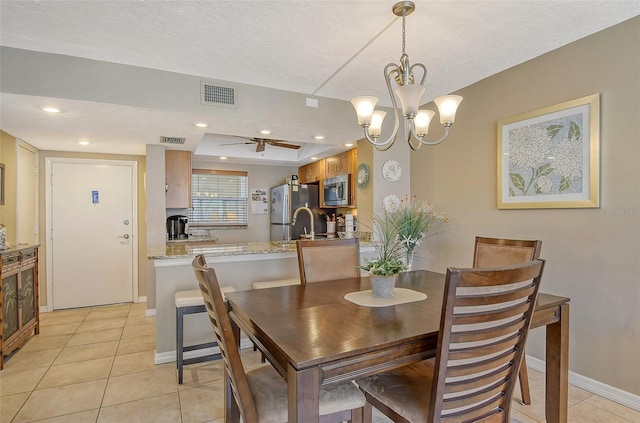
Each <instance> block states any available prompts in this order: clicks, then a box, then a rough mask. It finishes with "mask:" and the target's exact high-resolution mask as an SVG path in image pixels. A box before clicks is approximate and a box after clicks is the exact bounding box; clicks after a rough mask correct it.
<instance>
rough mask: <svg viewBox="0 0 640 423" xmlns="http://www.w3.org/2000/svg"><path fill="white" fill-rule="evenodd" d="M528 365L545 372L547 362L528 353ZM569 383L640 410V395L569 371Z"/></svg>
mask: <svg viewBox="0 0 640 423" xmlns="http://www.w3.org/2000/svg"><path fill="white" fill-rule="evenodd" d="M527 367H530V368H532V369H533V370H537V371H539V372H542V373H544V372H545V362H544V361H542V360H540V359H538V358H535V357H532V356H530V355H528V354H527ZM569 384H570V385H573V386H575V387H578V388H580V389H584V390H585V391H589V392H591V393H593V394H596V395H599V396H601V397H602V398H606V399H608V400H611V401H613V402H617V403H618V404H622V405H624V406H625V407H629V408H632V409H634V410H636V411H640V396H638V395H635V394H632V393H630V392H627V391H623V390H622V389H618V388H616V387H614V386H610V385H607V384H604V383H602V382H598V381H597V380H594V379H591V378H588V377H586V376H582V375H581V374H578V373H574V372H572V371H569Z"/></svg>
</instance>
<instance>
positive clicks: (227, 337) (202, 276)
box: [192, 254, 258, 423]
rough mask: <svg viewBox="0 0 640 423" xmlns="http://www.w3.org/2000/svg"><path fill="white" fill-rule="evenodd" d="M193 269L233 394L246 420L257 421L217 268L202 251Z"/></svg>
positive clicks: (255, 422) (193, 264) (247, 421)
mask: <svg viewBox="0 0 640 423" xmlns="http://www.w3.org/2000/svg"><path fill="white" fill-rule="evenodd" d="M192 266H193V271H194V273H195V275H196V279H197V280H198V284H199V286H200V291H202V297H203V298H204V304H205V307H206V308H207V313H208V314H209V320H210V321H211V325H212V326H213V331H214V333H215V335H216V338H217V341H218V347H219V348H220V353H221V355H222V358H223V360H224V366H225V369H226V371H227V374H228V375H229V379H230V380H231V389H232V393H233V398H234V399H235V401H236V403H237V404H238V408H239V409H240V415H241V416H242V420H243V421H244V422H246V423H257V422H258V413H257V411H256V407H255V403H254V401H253V395H252V393H251V388H250V386H249V382H248V380H247V375H246V374H245V372H244V367H243V366H242V360H241V359H240V353H239V351H238V344H237V340H236V338H235V336H234V334H233V329H232V327H231V320H230V319H229V314H228V313H227V306H226V305H225V302H224V298H223V297H222V293H221V292H220V285H219V284H218V278H217V277H216V272H215V270H214V269H211V268H209V267H207V264H206V261H205V258H204V255H202V254H201V255H198V256H197V257H196V258H195V259H194V260H193V262H192Z"/></svg>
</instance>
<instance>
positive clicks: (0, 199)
mask: <svg viewBox="0 0 640 423" xmlns="http://www.w3.org/2000/svg"><path fill="white" fill-rule="evenodd" d="M0 206H4V163H0Z"/></svg>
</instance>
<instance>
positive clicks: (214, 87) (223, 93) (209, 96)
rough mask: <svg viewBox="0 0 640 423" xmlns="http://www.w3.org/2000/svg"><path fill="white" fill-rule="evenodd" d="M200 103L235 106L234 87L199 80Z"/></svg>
mask: <svg viewBox="0 0 640 423" xmlns="http://www.w3.org/2000/svg"><path fill="white" fill-rule="evenodd" d="M200 103H201V104H204V105H209V106H219V107H233V108H235V107H237V106H238V105H237V104H236V89H235V88H234V87H230V86H226V87H225V86H222V85H218V84H212V83H208V82H204V81H201V82H200Z"/></svg>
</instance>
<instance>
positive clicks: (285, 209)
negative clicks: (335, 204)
mask: <svg viewBox="0 0 640 423" xmlns="http://www.w3.org/2000/svg"><path fill="white" fill-rule="evenodd" d="M270 195H271V241H282V240H285V241H289V240H292V239H293V240H295V239H300V235H302V234H304V228H307V233H309V234H310V233H311V220H310V217H309V213H307V212H306V211H300V212H299V213H298V218H297V219H296V224H295V225H291V220H292V219H293V213H294V212H295V211H296V209H298V208H299V207H304V206H307V207H309V208H310V209H311V210H312V212H313V217H314V219H313V223H314V230H315V232H316V233H319V232H325V231H326V228H325V223H324V222H323V221H322V217H321V215H322V210H320V209H319V208H318V204H319V203H318V200H319V197H318V195H319V194H318V186H317V185H304V184H301V185H288V184H285V185H279V186H277V187H273V188H271V194H270Z"/></svg>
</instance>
